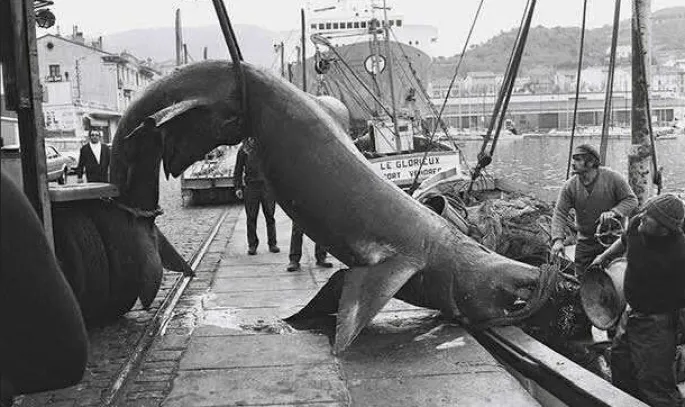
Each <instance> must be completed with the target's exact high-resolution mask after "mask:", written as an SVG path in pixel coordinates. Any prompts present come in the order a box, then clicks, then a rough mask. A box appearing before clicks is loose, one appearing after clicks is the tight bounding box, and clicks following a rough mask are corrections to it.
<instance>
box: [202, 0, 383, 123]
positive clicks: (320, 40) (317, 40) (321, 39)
mask: <svg viewBox="0 0 685 407" xmlns="http://www.w3.org/2000/svg"><path fill="white" fill-rule="evenodd" d="M215 1H216V0H215ZM311 40H312V42H314V43H319V44H323V45H325V46H326V47H328V49H329V50H330V51H331V52H333V54H335V56H336V57H338V60H339V61H340V62H342V64H343V65H345V68H347V70H348V71H349V72H350V73H351V74H352V76H353V77H354V79H355V80H356V81H357V82H358V83H359V84H360V85H361V86H362V87H363V88H364V90H366V91H367V92H368V93H369V95H371V97H372V98H373V100H374V101H376V103H378V105H379V106H380V107H381V108H382V109H383V111H384V112H385V113H386V114H387V115H388V116H390V117H392V114H390V111H389V110H388V109H387V108H386V107H385V106H384V105H383V102H382V101H381V100H380V99H378V98H377V97H376V95H374V93H373V91H372V90H371V89H369V87H368V86H366V83H365V82H364V81H363V80H362V79H361V78H360V77H359V75H357V73H356V72H355V71H354V70H353V69H352V67H350V66H349V65H348V64H347V62H346V61H345V59H343V58H342V56H341V55H340V53H339V52H338V51H337V50H336V49H335V46H333V45H332V44H331V43H330V42H329V41H328V40H327V39H326V38H324V37H323V36H321V35H319V34H314V35H312V36H311Z"/></svg>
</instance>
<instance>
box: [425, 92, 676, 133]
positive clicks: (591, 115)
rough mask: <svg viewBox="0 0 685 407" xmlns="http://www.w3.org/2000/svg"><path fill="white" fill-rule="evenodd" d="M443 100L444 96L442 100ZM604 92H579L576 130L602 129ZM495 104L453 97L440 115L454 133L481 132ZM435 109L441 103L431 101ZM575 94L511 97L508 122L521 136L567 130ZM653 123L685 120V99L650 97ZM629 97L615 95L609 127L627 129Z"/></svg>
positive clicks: (491, 99)
mask: <svg viewBox="0 0 685 407" xmlns="http://www.w3.org/2000/svg"><path fill="white" fill-rule="evenodd" d="M443 97H444V96H443ZM604 98H605V96H604V92H603V91H601V92H582V93H580V94H579V96H578V116H577V123H576V125H577V126H583V127H598V126H599V127H601V126H602V118H603V111H604ZM496 100H497V95H496V94H491V95H486V96H482V95H474V96H464V97H452V98H449V99H448V101H447V105H446V106H445V110H444V112H443V115H442V119H443V121H445V122H446V123H447V124H448V125H449V126H450V127H453V128H455V129H479V130H480V129H483V128H484V127H487V123H489V120H490V115H491V114H492V111H493V109H494V104H495V102H496ZM432 102H433V103H434V104H436V105H437V106H440V105H441V104H442V103H443V99H438V98H436V99H433V100H432ZM574 103H575V93H554V94H550V93H545V94H542V93H539V94H522V93H515V94H513V95H512V97H511V100H510V102H509V107H508V109H507V118H508V119H510V120H512V121H513V123H514V126H515V127H516V128H517V130H519V131H521V132H544V133H546V132H549V131H550V130H554V129H569V128H571V126H572V121H573V108H574ZM650 103H651V110H652V122H653V125H654V126H655V127H660V126H671V125H673V123H674V122H675V121H676V119H677V120H683V118H684V117H685V96H683V95H677V94H675V93H674V92H670V91H653V92H652V93H651V99H650ZM631 105H632V104H631V93H630V92H614V94H613V98H612V124H613V126H614V127H629V126H630V111H631Z"/></svg>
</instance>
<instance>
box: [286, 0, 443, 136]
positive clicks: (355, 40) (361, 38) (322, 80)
mask: <svg viewBox="0 0 685 407" xmlns="http://www.w3.org/2000/svg"><path fill="white" fill-rule="evenodd" d="M383 3H384V2H383V1H374V0H366V1H361V0H338V1H314V2H311V3H310V4H309V5H308V7H307V9H306V10H305V38H306V39H307V43H306V44H305V45H304V46H305V47H306V48H307V54H308V55H309V54H310V53H311V52H310V51H312V50H313V51H314V52H313V53H314V56H313V57H310V58H308V59H307V63H306V66H307V72H306V77H307V86H306V89H307V90H308V91H309V92H310V93H313V94H328V95H330V96H333V97H336V98H339V99H340V100H342V101H343V103H345V105H346V106H347V107H348V109H350V114H351V120H352V132H353V135H357V134H359V132H360V131H361V132H363V129H364V128H365V127H366V121H367V119H368V117H369V114H374V115H376V116H378V115H381V114H383V113H385V112H383V110H382V108H381V106H380V105H379V103H378V102H377V101H376V100H375V98H374V96H372V95H371V94H369V92H368V90H371V91H372V92H373V94H374V95H375V97H376V98H379V99H381V100H383V101H384V103H385V104H386V105H387V106H390V105H391V102H390V93H391V91H390V76H391V75H390V72H389V69H388V65H389V64H393V68H394V71H393V73H392V76H393V86H394V88H395V90H396V92H395V100H396V103H397V107H398V109H399V110H400V112H401V113H406V114H413V113H415V112H412V111H414V110H416V109H418V110H419V113H421V114H423V115H425V114H428V113H429V108H428V107H427V106H426V104H427V103H428V101H429V98H428V97H427V95H426V96H424V94H425V91H424V90H423V89H425V87H426V86H427V85H428V84H429V83H430V79H431V78H430V67H431V64H432V59H431V55H430V53H431V52H433V47H434V46H435V43H436V41H437V36H438V30H437V28H435V27H433V26H429V25H416V24H411V23H410V24H407V22H406V21H405V17H404V16H403V15H402V14H400V13H398V12H396V11H395V10H394V9H393V8H392V4H391V3H390V2H386V7H387V20H388V25H389V29H390V30H389V32H390V34H389V45H390V47H389V49H390V52H389V53H388V52H387V50H386V47H385V34H384V33H385V30H384V29H383V22H384V19H385V15H384V14H385V13H384V11H385V10H384V8H383V7H384V4H383ZM317 37H318V38H319V39H320V40H324V41H327V42H328V43H329V44H330V45H329V46H327V45H324V44H323V43H322V42H321V41H320V40H319V41H317V42H314V41H316V40H314V41H312V39H313V38H317ZM330 47H334V48H335V52H332V51H331V49H330ZM290 74H291V75H290V76H291V80H292V82H293V83H295V84H296V85H297V86H298V87H300V88H301V87H302V71H301V63H300V64H295V65H293V67H292V71H291V72H290ZM355 76H356V78H355ZM358 79H361V81H362V82H363V83H359V80H358Z"/></svg>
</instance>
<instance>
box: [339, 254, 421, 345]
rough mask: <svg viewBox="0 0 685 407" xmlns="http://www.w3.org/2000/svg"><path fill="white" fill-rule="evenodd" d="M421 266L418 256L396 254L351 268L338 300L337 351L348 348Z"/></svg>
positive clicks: (346, 274)
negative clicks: (372, 263)
mask: <svg viewBox="0 0 685 407" xmlns="http://www.w3.org/2000/svg"><path fill="white" fill-rule="evenodd" d="M421 268H422V266H421V265H419V264H417V263H416V260H415V259H412V258H410V257H408V256H404V255H395V256H392V257H389V258H387V259H386V260H384V261H383V262H381V263H378V264H376V265H373V266H366V267H353V268H351V269H350V270H349V271H347V272H346V273H345V284H344V286H343V292H342V297H341V298H340V303H339V304H338V322H337V327H336V333H335V345H334V347H333V353H335V354H338V353H340V352H342V351H344V350H345V349H347V347H348V346H349V345H350V344H351V343H352V341H353V340H354V338H356V337H357V335H359V332H361V330H362V329H363V328H364V327H365V326H366V325H367V324H368V323H369V322H371V320H372V319H373V317H374V316H376V314H378V312H379V311H380V310H381V309H382V308H383V307H384V306H385V304H387V302H388V301H390V299H391V298H392V297H393V296H394V295H395V294H396V293H397V292H398V291H399V290H400V288H402V286H403V285H404V284H405V283H406V282H407V281H409V279H410V278H411V277H412V276H413V275H414V274H416V273H417V272H419V271H420V270H421Z"/></svg>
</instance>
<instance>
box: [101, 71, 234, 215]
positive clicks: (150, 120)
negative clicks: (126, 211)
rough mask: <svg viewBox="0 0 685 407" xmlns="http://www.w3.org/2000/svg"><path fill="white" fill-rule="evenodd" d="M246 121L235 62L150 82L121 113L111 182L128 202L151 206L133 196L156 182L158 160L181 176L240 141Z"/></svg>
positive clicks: (147, 198) (182, 72) (113, 153)
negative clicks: (213, 152)
mask: <svg viewBox="0 0 685 407" xmlns="http://www.w3.org/2000/svg"><path fill="white" fill-rule="evenodd" d="M242 121H243V106H242V99H241V89H240V87H239V83H238V81H237V79H236V75H235V71H234V70H233V67H232V65H231V64H229V63H227V62H219V61H204V62H200V63H197V64H191V65H188V66H186V67H183V68H180V69H178V70H176V71H175V72H173V73H171V74H169V75H168V76H166V77H164V78H162V79H160V80H159V81H158V82H155V83H154V84H152V85H151V86H150V87H149V88H148V89H147V90H146V91H145V92H144V93H143V94H142V95H141V96H140V97H139V98H138V99H137V100H136V101H135V102H134V103H132V104H131V106H130V107H129V108H128V109H127V111H126V113H125V114H124V116H123V117H122V119H121V121H120V125H119V128H118V129H117V133H116V135H115V137H114V142H113V146H112V168H111V179H112V182H113V183H115V184H117V186H118V187H119V189H120V193H121V195H122V198H123V199H124V200H130V201H133V202H137V203H138V204H140V200H141V199H143V200H145V201H146V202H148V203H147V204H146V205H149V200H150V199H151V198H150V197H145V198H142V197H140V196H139V195H141V194H139V193H138V194H137V195H138V196H136V197H132V196H130V195H131V193H132V191H135V190H142V189H145V188H148V189H149V186H150V184H151V183H155V182H158V174H159V163H160V160H161V162H162V164H163V168H164V172H165V174H166V175H167V177H168V175H169V174H171V175H173V176H174V177H177V176H179V175H180V174H181V173H182V172H183V171H184V170H185V169H186V168H188V167H189V166H190V165H191V164H193V163H194V162H196V161H198V160H200V159H202V158H203V157H204V156H205V155H206V154H207V153H209V152H210V151H211V150H213V149H214V148H216V147H217V146H220V145H224V144H226V145H236V144H238V143H240V142H241V141H242V140H243V139H244V138H245V134H244V132H243V130H242ZM153 162H154V163H156V164H153ZM155 169H156V171H155ZM153 189H154V191H155V192H156V191H158V187H157V188H153ZM146 195H147V194H146ZM155 199H156V198H155Z"/></svg>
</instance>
